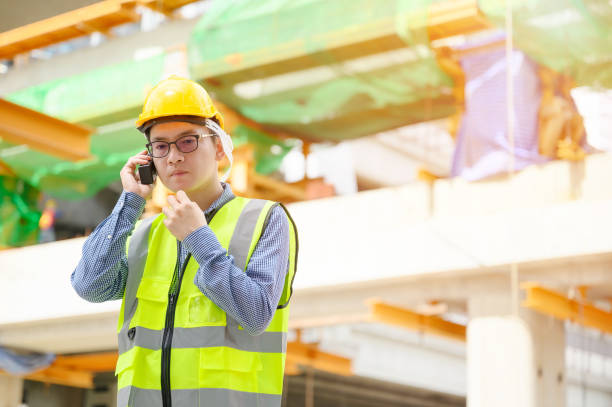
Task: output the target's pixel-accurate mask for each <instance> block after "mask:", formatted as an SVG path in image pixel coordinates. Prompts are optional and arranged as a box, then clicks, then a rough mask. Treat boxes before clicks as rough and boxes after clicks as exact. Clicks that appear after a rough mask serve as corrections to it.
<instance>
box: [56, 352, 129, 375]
mask: <svg viewBox="0 0 612 407" xmlns="http://www.w3.org/2000/svg"><path fill="white" fill-rule="evenodd" d="M117 358H118V355H117V352H104V353H92V354H86V355H70V356H58V357H57V358H56V359H55V361H54V362H53V366H56V367H62V368H66V369H75V370H86V371H88V372H112V371H114V370H115V366H116V365H117Z"/></svg>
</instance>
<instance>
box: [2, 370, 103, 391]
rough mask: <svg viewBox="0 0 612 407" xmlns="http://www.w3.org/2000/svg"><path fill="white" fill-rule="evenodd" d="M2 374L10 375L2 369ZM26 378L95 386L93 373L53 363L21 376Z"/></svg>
mask: <svg viewBox="0 0 612 407" xmlns="http://www.w3.org/2000/svg"><path fill="white" fill-rule="evenodd" d="M0 375H5V376H7V375H9V374H8V373H7V372H5V371H3V370H0ZM21 377H23V378H24V379H27V380H32V381H35V382H43V383H49V384H59V385H62V386H71V387H80V388H85V389H91V388H93V374H92V373H91V372H85V371H81V370H71V369H65V368H61V367H55V366H53V365H51V366H49V367H47V368H45V369H42V370H39V371H37V372H34V373H30V374H27V375H24V376H21Z"/></svg>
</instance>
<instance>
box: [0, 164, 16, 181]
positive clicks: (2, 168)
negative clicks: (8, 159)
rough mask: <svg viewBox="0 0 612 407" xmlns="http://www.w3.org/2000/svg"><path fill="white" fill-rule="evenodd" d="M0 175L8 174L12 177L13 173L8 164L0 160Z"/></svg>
mask: <svg viewBox="0 0 612 407" xmlns="http://www.w3.org/2000/svg"><path fill="white" fill-rule="evenodd" d="M0 175H8V176H11V177H12V176H14V175H15V173H14V172H13V170H12V169H11V167H9V166H8V165H6V163H4V162H2V160H0Z"/></svg>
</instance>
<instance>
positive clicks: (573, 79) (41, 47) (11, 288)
mask: <svg viewBox="0 0 612 407" xmlns="http://www.w3.org/2000/svg"><path fill="white" fill-rule="evenodd" d="M170 75H179V76H182V77H186V78H190V79H192V80H195V81H197V82H198V83H200V84H201V85H202V86H204V88H206V90H207V91H208V92H209V93H210V94H211V96H212V98H213V100H214V103H215V106H217V108H218V109H219V110H220V112H221V113H222V115H223V117H224V119H225V128H226V130H227V131H228V133H229V134H230V135H231V137H232V141H233V144H234V153H233V154H234V157H233V166H232V169H231V174H230V178H229V181H228V182H229V184H230V185H231V187H232V189H233V191H234V192H235V193H236V194H237V195H242V196H246V197H251V198H263V199H268V200H273V201H279V202H282V203H284V204H286V205H287V208H288V210H289V211H290V213H291V215H292V217H293V219H294V220H295V223H296V225H297V229H298V234H299V256H298V259H299V260H298V263H297V264H298V266H297V274H296V277H295V281H294V295H293V297H292V300H291V310H290V319H289V328H290V330H289V334H288V342H287V353H286V367H285V376H284V385H283V386H284V387H283V395H282V405H283V407H297V406H305V407H315V406H316V407H332V406H334V407H335V406H345V407H396V406H397V407H399V406H414V407H417V406H419V407H451V406H466V405H467V406H469V407H492V406H495V407H503V406H513V407H517V406H521V407H545V406H546V407H548V406H550V407H553V406H554V407H565V406H567V407H609V406H612V338H611V336H610V335H611V334H612V238H611V233H610V231H612V182H611V181H610V179H611V178H610V177H609V176H610V175H611V174H612V132H611V131H610V129H612V1H610V0H539V1H535V0H505V1H503V0H300V1H295V0H233V1H224V0H200V1H193V0H102V1H99V0H57V1H44V2H43V1H37V0H21V1H19V2H9V1H5V2H2V3H1V4H0V301H1V305H0V407H17V406H19V407H43V406H45V407H46V406H49V407H56V406H57V407H59V406H69V407H73V406H75V407H115V406H116V393H117V379H116V377H115V373H114V372H115V365H116V362H117V336H116V331H117V328H116V327H117V318H118V315H119V309H120V306H121V301H110V302H104V303H87V302H85V301H84V300H83V299H81V298H80V297H79V296H78V295H77V294H76V293H75V292H74V290H73V288H72V286H71V284H70V275H71V273H72V272H73V270H74V269H75V267H76V265H77V263H78V261H79V258H80V257H81V250H82V247H83V242H84V241H85V239H86V238H87V236H88V235H89V234H90V233H91V232H92V230H94V229H95V228H96V226H97V225H98V224H99V223H100V222H101V221H102V220H103V219H105V218H106V217H107V216H108V215H109V214H110V212H111V211H112V209H113V207H114V205H115V203H116V202H117V199H118V197H119V195H120V194H121V191H122V184H121V182H120V179H119V171H120V169H121V168H122V167H123V166H124V164H125V162H126V161H127V159H128V158H129V157H131V156H133V155H134V154H136V153H138V152H139V151H141V150H142V149H143V146H144V144H145V139H144V138H143V136H142V134H140V133H139V132H138V130H137V129H136V126H135V124H134V123H135V120H136V118H137V117H138V114H139V112H140V110H141V109H142V106H143V100H144V97H145V95H146V94H147V92H148V91H149V90H150V89H151V88H152V87H153V86H154V85H155V84H156V83H158V82H159V81H160V80H162V79H164V78H167V77H169V76H170ZM225 164H227V163H225ZM168 194H169V191H168V189H167V188H165V187H164V185H163V184H161V182H158V183H157V184H156V186H155V189H154V191H153V196H152V197H151V199H149V200H148V201H147V204H146V209H145V214H144V215H143V216H145V217H147V216H152V215H155V214H157V213H160V211H161V209H162V208H163V207H164V206H166V205H167V202H166V198H167V196H168ZM404 256H405V257H404Z"/></svg>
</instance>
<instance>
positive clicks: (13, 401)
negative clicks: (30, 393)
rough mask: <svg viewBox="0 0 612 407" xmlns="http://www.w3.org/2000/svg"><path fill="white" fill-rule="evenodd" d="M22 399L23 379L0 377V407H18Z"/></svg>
mask: <svg viewBox="0 0 612 407" xmlns="http://www.w3.org/2000/svg"><path fill="white" fill-rule="evenodd" d="M22 399H23V379H22V378H21V377H16V376H4V375H0V407H19V406H21V400H22Z"/></svg>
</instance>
